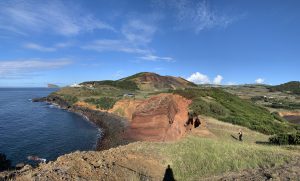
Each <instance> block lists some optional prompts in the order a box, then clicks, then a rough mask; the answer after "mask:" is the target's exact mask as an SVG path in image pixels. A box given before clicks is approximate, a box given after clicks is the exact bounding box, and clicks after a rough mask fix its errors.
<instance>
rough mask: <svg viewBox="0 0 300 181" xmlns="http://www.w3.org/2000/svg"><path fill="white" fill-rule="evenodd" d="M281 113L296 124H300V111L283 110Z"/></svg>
mask: <svg viewBox="0 0 300 181" xmlns="http://www.w3.org/2000/svg"><path fill="white" fill-rule="evenodd" d="M279 115H280V116H281V117H283V118H284V119H286V120H288V121H289V122H291V123H294V124H300V111H282V112H279Z"/></svg>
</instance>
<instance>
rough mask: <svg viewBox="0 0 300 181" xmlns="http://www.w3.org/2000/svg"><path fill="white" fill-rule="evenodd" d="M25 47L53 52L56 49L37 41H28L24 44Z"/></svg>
mask: <svg viewBox="0 0 300 181" xmlns="http://www.w3.org/2000/svg"><path fill="white" fill-rule="evenodd" d="M24 47H25V48H27V49H32V50H38V51H42V52H53V51H56V48H53V47H44V46H42V45H38V44H36V43H26V44H24Z"/></svg>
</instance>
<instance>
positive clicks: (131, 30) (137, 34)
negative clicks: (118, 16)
mask: <svg viewBox="0 0 300 181" xmlns="http://www.w3.org/2000/svg"><path fill="white" fill-rule="evenodd" d="M155 32H156V26H154V25H152V24H147V23H145V22H143V21H141V20H137V19H133V20H130V21H129V22H128V23H126V24H125V25H123V27H122V34H123V35H124V37H125V38H126V40H127V41H129V42H131V43H133V44H137V45H140V44H142V45H145V44H147V43H150V42H151V41H152V38H153V35H154V33H155Z"/></svg>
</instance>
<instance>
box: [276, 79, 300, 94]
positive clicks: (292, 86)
mask: <svg viewBox="0 0 300 181" xmlns="http://www.w3.org/2000/svg"><path fill="white" fill-rule="evenodd" d="M270 91H272V92H274V91H281V92H287V93H293V94H299V95H300V82H299V81H291V82H287V83H285V84H281V85H277V86H273V87H270Z"/></svg>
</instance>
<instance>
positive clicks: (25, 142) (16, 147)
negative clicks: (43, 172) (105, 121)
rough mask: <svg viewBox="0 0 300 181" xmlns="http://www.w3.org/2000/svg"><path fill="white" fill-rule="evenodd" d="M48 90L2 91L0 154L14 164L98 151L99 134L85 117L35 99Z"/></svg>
mask: <svg viewBox="0 0 300 181" xmlns="http://www.w3.org/2000/svg"><path fill="white" fill-rule="evenodd" d="M53 91H56V89H49V88H0V153H4V154H5V155H6V156H7V158H8V159H10V160H11V161H12V164H13V165H15V164H17V163H22V162H23V163H31V162H29V161H28V160H27V157H28V156H32V155H33V156H38V157H41V158H45V159H47V161H49V160H55V159H56V158H57V157H58V156H60V155H63V154H66V153H70V152H73V151H76V150H80V151H86V150H94V149H95V148H96V143H97V140H98V138H99V136H100V130H99V129H98V128H97V127H96V126H95V125H94V124H92V123H90V122H89V121H87V120H85V119H84V118H83V117H81V116H79V115H77V114H75V113H72V112H68V111H67V110H62V109H59V108H57V107H55V106H53V105H50V104H47V103H43V102H38V103H36V102H31V99H32V98H37V97H43V96H47V95H49V94H50V93H51V92H53Z"/></svg>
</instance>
